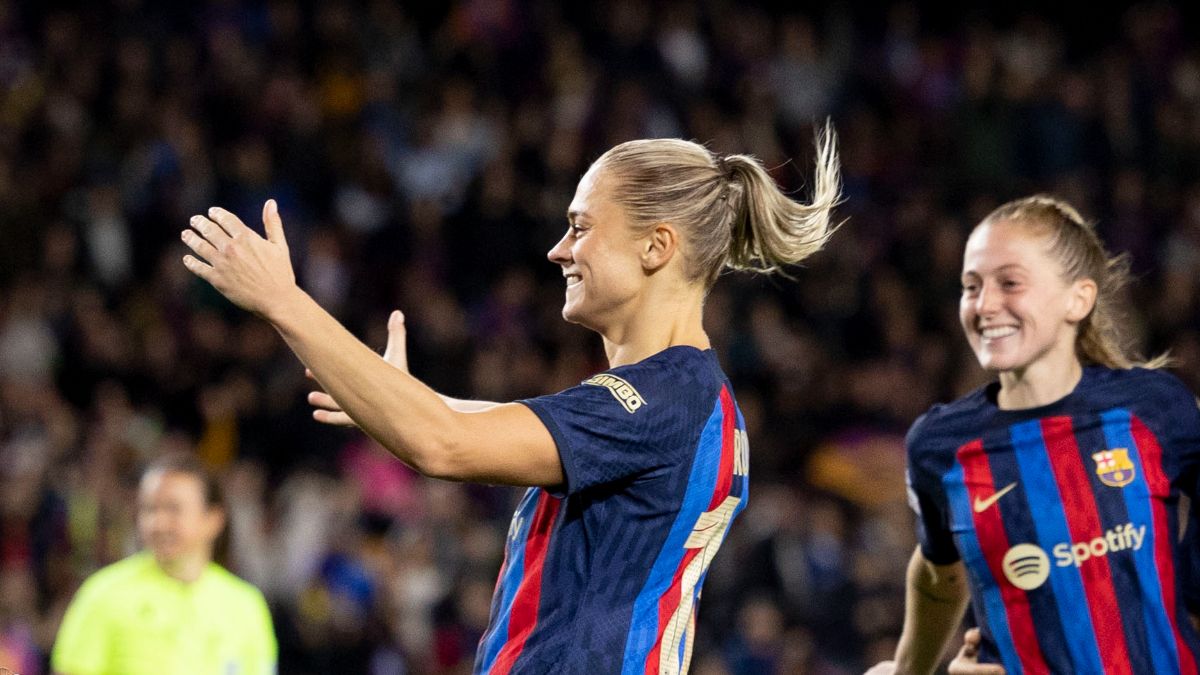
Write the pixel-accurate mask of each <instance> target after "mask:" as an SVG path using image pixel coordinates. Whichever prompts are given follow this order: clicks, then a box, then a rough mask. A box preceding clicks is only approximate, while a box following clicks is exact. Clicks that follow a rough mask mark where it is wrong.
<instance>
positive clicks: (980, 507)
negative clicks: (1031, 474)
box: [975, 483, 1017, 513]
mask: <svg viewBox="0 0 1200 675" xmlns="http://www.w3.org/2000/svg"><path fill="white" fill-rule="evenodd" d="M1015 487H1017V484H1016V483H1009V484H1008V485H1005V486H1004V487H1003V488H1001V489H1000V490H999V491H998V492H996V493H995V494H993V495H992V496H991V497H988V498H987V499H980V498H979V497H976V498H975V513H983V512H984V511H987V510H988V508H989V507H990V506H991V505H992V504H995V503H996V502H998V501H1000V498H1001V497H1003V496H1004V495H1006V494H1008V493H1009V492H1010V491H1011V490H1012V489H1013V488H1015Z"/></svg>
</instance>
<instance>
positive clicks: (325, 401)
mask: <svg viewBox="0 0 1200 675" xmlns="http://www.w3.org/2000/svg"><path fill="white" fill-rule="evenodd" d="M308 403H309V405H313V406H316V407H318V408H324V409H326V410H341V409H342V406H340V405H338V402H337V401H335V400H333V397H332V396H330V395H329V394H326V393H325V392H323V391H310V392H308Z"/></svg>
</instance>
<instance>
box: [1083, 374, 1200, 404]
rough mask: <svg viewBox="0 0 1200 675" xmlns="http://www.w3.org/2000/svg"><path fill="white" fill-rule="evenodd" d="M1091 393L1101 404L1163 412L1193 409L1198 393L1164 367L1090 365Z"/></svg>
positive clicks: (1089, 393) (1089, 381) (1088, 376)
mask: <svg viewBox="0 0 1200 675" xmlns="http://www.w3.org/2000/svg"><path fill="white" fill-rule="evenodd" d="M1087 378H1088V387H1089V391H1088V395H1089V396H1090V397H1093V398H1095V399H1096V401H1095V404H1096V405H1097V406H1099V407H1106V408H1107V407H1118V406H1120V407H1129V406H1133V407H1137V408H1141V409H1145V410H1151V411H1161V410H1167V409H1171V408H1175V407H1176V406H1181V405H1182V406H1186V407H1189V408H1194V407H1195V405H1196V402H1195V401H1196V399H1195V394H1193V393H1192V391H1191V390H1190V389H1189V388H1188V386H1187V385H1186V384H1184V383H1183V381H1182V380H1180V379H1179V378H1178V377H1176V376H1175V375H1174V374H1172V373H1170V372H1168V371H1167V370H1164V369H1161V368H1140V367H1139V368H1099V367H1093V368H1089V372H1088V373H1087Z"/></svg>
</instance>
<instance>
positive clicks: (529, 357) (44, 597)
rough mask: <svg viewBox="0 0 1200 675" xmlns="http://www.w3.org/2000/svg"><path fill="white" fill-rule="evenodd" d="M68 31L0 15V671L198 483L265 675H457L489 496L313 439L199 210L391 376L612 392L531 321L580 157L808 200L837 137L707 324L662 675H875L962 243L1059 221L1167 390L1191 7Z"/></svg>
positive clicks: (954, 377)
mask: <svg viewBox="0 0 1200 675" xmlns="http://www.w3.org/2000/svg"><path fill="white" fill-rule="evenodd" d="M166 4H167V3H149V2H137V1H135V0H130V1H127V2H119V3H113V4H108V5H106V6H102V7H91V8H89V9H82V10H80V9H75V8H70V7H67V6H59V7H56V6H55V5H53V4H51V5H46V4H42V3H28V2H27V3H12V2H5V1H4V0H0V664H3V665H6V666H8V667H11V668H15V669H16V670H19V671H20V672H22V673H24V674H25V675H36V674H37V673H39V672H45V671H44V670H43V668H44V659H45V657H46V654H47V653H48V650H49V648H50V646H51V644H52V642H53V636H54V633H55V630H56V628H57V623H58V621H59V618H60V616H61V613H62V611H63V608H64V607H65V603H66V602H67V601H68V600H69V599H70V597H71V594H72V593H73V591H74V589H75V588H76V586H77V585H78V583H79V582H80V581H81V580H82V579H83V578H85V577H86V575H88V574H89V573H91V572H92V571H94V570H96V569H97V568H98V567H99V566H101V565H104V564H107V563H109V562H112V561H114V560H116V559H119V558H120V557H122V556H124V555H126V554H128V553H129V552H131V551H132V550H134V549H135V548H136V545H137V544H136V541H135V539H134V532H133V526H132V515H133V514H132V508H131V507H132V503H133V495H134V489H135V486H136V478H137V475H138V471H139V469H140V467H141V466H142V465H143V463H144V462H145V461H146V460H147V459H149V458H152V457H154V456H156V455H157V454H159V453H161V452H163V451H165V450H169V449H179V448H183V449H187V448H195V449H196V451H197V452H199V453H200V454H201V456H202V457H203V458H204V459H205V461H206V462H208V463H209V464H210V465H211V466H212V467H213V468H214V469H215V470H217V471H218V472H219V473H220V474H221V475H222V476H223V477H224V479H225V482H226V486H227V489H228V493H229V501H230V506H231V525H232V528H231V535H232V536H231V547H230V551H229V553H230V555H229V559H228V562H229V564H230V566H231V567H232V569H234V570H235V571H236V572H237V573H239V574H241V575H242V576H244V577H245V578H247V579H249V580H250V581H252V582H254V583H255V584H257V585H258V586H259V587H261V588H262V589H263V590H264V592H265V593H266V594H267V596H268V598H269V600H270V601H271V603H272V608H273V610H274V615H275V620H276V627H277V630H278V633H279V638H280V644H281V658H280V670H281V672H283V673H331V672H348V673H350V672H352V673H357V672H370V673H380V674H382V673H403V672H414V673H457V672H469V664H470V662H471V660H472V658H473V653H474V647H475V644H476V642H477V640H478V637H479V635H480V632H481V630H482V628H483V626H484V624H485V623H486V618H487V616H486V615H487V603H488V599H489V598H490V595H491V591H492V587H493V585H494V583H495V577H496V572H497V570H498V568H499V564H500V556H501V555H502V545H503V538H504V532H505V531H506V528H507V524H508V518H509V516H510V515H511V511H512V507H513V504H514V498H515V491H513V490H506V489H497V488H487V487H479V486H464V485H456V484H449V483H439V482H436V481H429V480H426V479H422V478H419V477H416V476H415V475H414V474H412V473H411V472H409V471H407V470H406V469H405V468H404V467H403V466H402V465H401V464H400V463H398V462H396V461H394V460H391V459H389V457H388V456H387V455H386V453H384V452H383V451H382V450H381V449H379V448H378V447H377V446H375V445H373V444H371V443H370V442H368V441H366V440H364V439H363V438H362V436H361V435H358V434H355V433H350V432H342V431H339V430H333V429H328V428H323V427H320V426H319V425H317V424H316V423H314V422H312V421H311V420H310V418H309V410H308V407H307V406H306V405H305V403H304V392H305V391H306V390H307V385H306V384H305V381H304V379H303V373H302V368H301V366H300V365H299V363H298V362H297V361H296V360H295V359H294V357H292V356H291V355H290V353H289V352H288V351H287V350H286V348H284V346H283V345H282V343H281V342H280V341H279V339H278V338H277V337H276V335H275V333H274V332H273V331H272V330H271V329H270V328H269V327H268V326H266V325H265V324H263V323H262V322H260V321H259V320H257V319H255V318H253V317H251V316H249V315H247V314H245V313H242V312H240V311H237V310H235V309H233V308H232V307H230V306H229V305H228V304H227V303H225V302H224V301H223V300H222V299H221V298H219V297H218V296H217V295H216V294H215V293H214V292H213V291H212V290H211V289H209V288H207V287H205V286H204V285H203V284H202V283H200V282H198V281H197V280H195V279H193V278H191V277H190V275H189V274H188V273H187V272H186V271H185V270H184V269H183V267H182V265H181V264H180V262H179V258H180V257H181V256H182V255H183V253H184V251H185V248H184V247H183V245H182V244H181V243H179V241H178V234H179V231H180V230H181V229H182V228H183V227H185V225H186V222H187V218H188V216H190V215H192V214H194V213H199V212H202V211H204V210H205V209H206V208H207V207H208V206H210V205H213V204H219V205H222V206H225V207H226V208H229V209H230V210H233V211H235V212H236V213H239V214H240V215H242V216H243V217H244V218H245V219H246V220H247V221H248V222H253V223H257V221H258V214H259V213H260V209H261V206H262V202H263V201H264V200H265V199H266V198H267V197H275V198H277V199H278V200H279V202H280V206H281V211H282V214H283V218H284V222H285V224H286V227H287V231H288V236H289V239H290V244H291V249H292V252H293V257H294V261H295V263H296V266H297V273H298V276H299V279H300V282H301V284H302V285H303V287H304V288H305V289H307V290H308V291H309V292H310V293H311V294H313V295H314V296H315V297H316V298H317V299H318V300H319V301H320V302H321V303H322V305H323V306H325V307H326V308H328V309H329V310H330V311H332V312H333V313H334V314H335V315H336V316H337V317H338V318H340V319H341V320H343V321H344V322H345V323H346V324H347V325H348V326H349V327H350V328H351V330H353V331H354V332H355V333H356V334H357V335H359V336H361V337H362V338H363V339H364V340H365V341H366V342H367V343H368V344H370V345H372V346H375V347H377V348H380V349H382V347H383V344H384V341H385V337H386V334H385V330H384V326H385V321H386V317H387V314H388V312H389V311H390V310H391V309H393V308H400V309H402V310H404V312H405V313H406V315H407V317H408V325H409V329H410V345H411V363H412V369H413V371H414V373H415V374H417V375H418V376H419V377H421V378H423V379H424V380H425V381H427V382H429V383H430V384H432V385H433V386H434V387H435V388H438V389H439V390H440V391H442V392H444V393H447V394H450V395H456V396H463V397H474V398H483V399H491V400H511V399H514V398H519V397H524V396H531V395H537V394H542V393H549V392H552V391H557V390H559V389H562V388H565V387H567V386H570V385H572V384H574V383H577V382H578V381H580V380H582V379H584V378H585V377H587V376H588V375H590V374H592V373H594V372H596V371H598V370H601V369H603V368H604V358H603V353H602V350H601V349H600V343H599V340H598V338H597V337H596V336H594V335H592V334H590V333H588V332H587V331H584V330H582V329H579V328H577V327H574V326H570V325H568V324H566V323H564V322H563V321H562V320H561V318H560V316H559V311H560V309H561V302H562V294H563V288H562V280H561V275H560V271H559V270H558V269H557V268H556V267H555V266H553V265H551V264H550V263H548V262H547V261H546V260H545V257H544V256H545V252H546V250H547V249H549V247H550V246H551V245H552V244H553V243H554V242H555V241H556V240H557V239H558V237H559V236H561V233H562V231H563V229H564V227H565V219H564V212H565V209H566V205H567V203H568V202H569V201H570V198H571V195H572V194H573V191H574V186H575V182H576V181H577V180H578V178H579V176H580V175H581V174H582V172H583V171H584V170H585V169H586V167H587V166H588V163H589V162H590V161H591V160H593V159H595V158H596V157H597V156H599V154H600V153H602V152H603V151H604V150H605V149H607V148H609V147H611V146H612V145H614V144H616V143H618V142H621V141H625V140H629V139H632V138H640V137H648V136H680V137H684V138H692V139H696V140H699V141H701V142H704V143H706V144H708V145H709V146H710V147H711V148H713V149H714V150H716V151H720V152H750V153H753V154H755V155H757V156H758V157H759V158H761V159H762V160H763V161H764V162H765V164H766V165H767V166H768V167H770V168H771V169H772V172H773V174H774V175H775V177H776V178H777V180H778V181H779V182H780V183H781V184H783V185H784V186H786V187H787V188H788V189H789V190H791V191H794V193H795V194H796V196H797V197H799V198H804V196H805V194H806V193H805V183H804V181H805V178H806V177H807V176H810V175H811V161H812V138H813V132H814V128H815V126H816V125H817V124H819V123H820V122H821V121H822V120H823V119H824V118H825V117H827V116H829V117H831V118H832V120H833V122H834V124H835V125H836V127H837V129H838V131H839V132H840V134H841V149H842V159H843V162H844V179H845V193H846V198H847V201H846V203H845V205H844V206H842V207H841V208H840V209H839V215H840V216H841V217H842V218H845V219H846V223H845V225H844V226H843V227H842V229H841V230H840V232H839V233H838V234H837V235H836V236H835V237H834V239H833V241H832V243H831V244H830V246H829V247H828V249H827V250H826V251H824V252H822V253H820V254H818V255H817V256H815V257H814V258H812V259H811V261H809V262H808V263H806V265H805V266H804V267H802V268H798V269H796V270H793V272H794V275H795V276H796V281H795V282H791V281H787V280H764V279H761V278H755V277H752V276H744V275H728V276H726V277H724V278H723V279H722V280H721V281H720V282H719V283H718V285H717V288H716V290H715V291H714V292H713V294H712V295H711V296H710V298H709V300H708V305H707V312H706V316H707V324H708V325H707V328H708V330H709V334H710V336H711V337H712V339H713V341H714V343H715V345H716V348H717V350H718V352H719V354H720V356H721V360H722V363H723V364H724V366H725V369H726V370H727V372H728V373H729V375H730V376H731V378H732V380H733V382H734V385H735V388H736V390H737V396H738V399H739V402H740V404H741V405H742V407H743V410H744V412H745V415H746V418H747V423H748V425H749V427H750V439H751V448H752V452H751V467H752V472H751V476H752V493H753V499H751V501H750V506H749V508H748V509H747V511H746V512H745V513H744V514H743V515H742V517H741V518H740V519H739V520H738V521H737V523H736V525H735V526H734V528H733V530H732V533H731V535H730V538H729V540H728V541H727V542H726V544H725V546H724V548H723V550H722V552H721V554H720V555H719V556H718V557H717V559H716V561H715V563H714V565H713V568H712V569H711V571H710V574H709V579H708V582H707V584H706V587H705V595H704V603H703V609H702V611H701V613H700V616H701V625H700V633H699V636H698V639H697V641H696V657H695V660H694V662H693V672H697V673H705V674H715V673H738V674H741V673H798V672H809V673H855V672H860V670H859V669H861V668H863V667H864V666H865V665H868V664H870V663H873V662H874V661H875V660H877V659H880V658H883V657H885V656H887V655H889V654H890V653H891V650H892V648H893V645H894V639H895V636H896V635H897V633H898V631H899V626H900V623H901V620H902V605H903V597H902V594H903V587H902V585H903V569H904V564H905V561H906V560H907V558H908V555H909V553H910V551H911V548H912V546H913V536H912V523H911V517H910V515H909V513H908V511H907V508H906V507H905V504H904V489H903V464H904V457H903V443H902V438H903V433H904V430H905V429H906V428H907V426H908V425H909V424H910V423H911V422H912V421H913V419H915V417H916V416H917V415H919V414H920V413H921V412H922V411H924V410H925V409H926V408H927V407H928V406H929V405H931V404H932V403H934V402H935V401H939V400H948V399H950V398H953V397H955V396H957V395H960V394H961V393H964V392H965V391H967V390H969V389H970V388H971V387H973V386H975V385H977V384H979V383H980V382H981V381H983V374H982V373H980V372H979V370H978V367H977V366H976V365H975V364H974V360H973V357H972V356H971V355H970V353H969V352H968V351H967V349H966V346H965V341H964V340H963V338H962V336H961V332H960V329H959V327H958V323H957V314H956V310H957V304H956V301H957V297H958V291H959V289H958V282H957V278H958V272H959V269H958V268H959V265H960V257H961V251H962V246H963V242H964V239H965V236H966V234H967V233H968V232H969V230H970V228H971V227H972V225H973V224H974V223H975V222H977V221H978V220H979V218H980V217H981V216H983V215H984V214H986V213H987V212H988V211H989V210H990V209H991V208H992V207H993V206H995V205H997V204H999V203H1000V202H1002V201H1004V200H1006V199H1009V198H1012V197H1016V196H1021V195H1025V194H1028V193H1032V192H1052V193H1054V194H1056V195H1058V196H1061V197H1063V198H1065V199H1067V200H1069V201H1070V202H1072V203H1073V204H1075V205H1076V206H1077V207H1079V209H1080V210H1081V211H1082V212H1083V213H1084V214H1085V215H1086V216H1088V217H1090V218H1093V219H1095V220H1096V221H1097V222H1098V224H1099V229H1100V231H1101V232H1102V233H1103V235H1104V237H1105V239H1106V241H1107V242H1108V244H1109V245H1110V247H1111V248H1112V249H1113V250H1114V251H1124V252H1128V253H1129V254H1130V255H1131V256H1132V259H1133V266H1134V269H1135V271H1136V273H1137V275H1138V279H1137V282H1136V285H1135V287H1134V288H1133V289H1132V291H1131V294H1130V298H1129V299H1130V301H1131V307H1132V308H1133V311H1132V312H1131V313H1130V316H1129V317H1128V319H1127V323H1128V326H1129V329H1130V331H1131V333H1132V334H1133V335H1135V336H1136V337H1137V339H1138V341H1139V344H1140V345H1141V346H1142V348H1143V349H1145V350H1146V352H1147V353H1157V352H1159V351H1161V350H1163V349H1167V348H1169V349H1171V351H1172V354H1173V355H1174V356H1175V358H1176V362H1177V368H1176V370H1177V372H1178V373H1179V374H1180V375H1181V376H1182V377H1184V378H1185V380H1187V381H1188V382H1189V383H1190V384H1191V385H1192V386H1193V388H1194V389H1196V388H1200V336H1198V335H1200V334H1198V333H1197V320H1196V317H1197V296H1198V294H1197V293H1196V290H1197V282H1198V280H1200V51H1198V49H1197V47H1198V45H1197V13H1198V12H1200V7H1198V6H1197V5H1196V4H1194V3H1188V4H1186V5H1180V6H1175V5H1171V4H1167V3H1144V4H1138V5H1134V6H1125V7H1116V8H1112V7H1110V6H1108V5H1105V6H1104V7H1103V8H1102V7H1101V6H1097V5H1094V4H1091V3H1088V4H1084V3H1066V4H1060V5H1056V6H1055V7H1053V8H1045V7H1041V6H1040V4H1035V3H1027V2H1012V3H1005V4H1004V5H1003V7H1002V8H994V9H991V10H987V11H980V10H973V9H967V8H959V9H957V10H949V11H947V10H946V9H945V8H944V7H942V3H929V4H924V3H893V2H875V3H866V4H863V3H854V4H853V6H851V5H830V6H826V7H821V8H797V7H796V6H795V5H796V4H795V3H733V2H725V1H719V0H712V1H704V2H695V3H693V2H678V3H666V4H645V3H640V2H626V1H611V2H599V3H587V4H584V3H579V4H574V3H571V4H569V6H567V7H558V6H556V4H555V3H551V2H518V1H515V0H468V1H464V2H457V3H453V4H451V5H448V6H442V7H437V8H432V7H426V6H424V5H421V6H417V7H398V6H396V5H394V4H393V3H390V2H351V3H346V2H320V3H290V2H282V1H280V2H268V3H255V4H246V5H242V4H238V3H232V2H224V3H209V4H205V5H201V6H197V7H193V8H191V9H181V8H176V7H165V6H159V5H166Z"/></svg>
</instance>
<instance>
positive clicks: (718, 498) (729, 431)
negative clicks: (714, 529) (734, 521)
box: [708, 387, 737, 511]
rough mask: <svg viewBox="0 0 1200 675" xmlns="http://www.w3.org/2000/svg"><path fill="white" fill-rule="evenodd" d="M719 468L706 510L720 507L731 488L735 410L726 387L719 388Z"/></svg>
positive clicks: (735, 423) (735, 424)
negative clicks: (715, 484)
mask: <svg viewBox="0 0 1200 675" xmlns="http://www.w3.org/2000/svg"><path fill="white" fill-rule="evenodd" d="M721 417H722V419H721V467H720V468H719V469H718V470H717V486H716V488H714V489H713V496H712V501H711V502H709V503H708V510H709V511H712V510H713V509H715V508H717V507H718V506H720V504H721V502H723V501H725V498H726V497H728V496H729V489H730V487H732V486H733V455H734V445H735V444H734V434H735V432H736V431H737V408H736V407H734V405H733V397H732V396H730V395H729V388H728V387H721Z"/></svg>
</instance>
